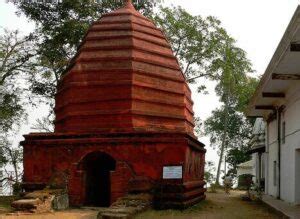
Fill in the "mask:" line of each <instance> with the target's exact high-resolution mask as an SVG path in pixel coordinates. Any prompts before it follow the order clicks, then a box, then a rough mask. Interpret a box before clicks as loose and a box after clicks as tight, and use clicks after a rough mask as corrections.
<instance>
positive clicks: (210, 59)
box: [154, 7, 228, 92]
mask: <svg viewBox="0 0 300 219" xmlns="http://www.w3.org/2000/svg"><path fill="white" fill-rule="evenodd" d="M154 20H155V21H156V23H157V25H158V26H159V27H160V28H162V29H163V30H164V33H165V34H166V37H167V38H168V40H169V41H170V43H171V45H172V49H173V52H174V54H175V56H176V57H177V58H178V60H179V62H180V65H181V69H182V70H183V73H184V75H185V76H186V78H187V80H188V82H194V80H195V79H199V78H208V79H211V80H218V72H217V71H208V70H209V69H211V68H212V66H211V65H212V64H213V63H215V62H216V61H217V59H218V57H219V56H220V47H224V45H223V40H222V39H223V38H224V37H228V36H227V33H226V31H225V30H224V29H223V28H222V27H221V26H220V24H221V22H220V21H219V20H218V19H216V18H214V17H211V16H209V17H206V18H204V17H201V16H193V15H191V14H189V13H188V12H187V11H186V10H184V9H183V8H181V7H160V11H159V12H158V13H157V14H156V15H155V17H154ZM205 88H206V86H205V85H204V84H201V83H200V85H199V87H198V91H199V92H201V91H203V90H205Z"/></svg>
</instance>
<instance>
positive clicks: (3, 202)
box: [0, 196, 15, 214]
mask: <svg viewBox="0 0 300 219" xmlns="http://www.w3.org/2000/svg"><path fill="white" fill-rule="evenodd" d="M14 200H15V197H14V196H0V214H1V213H7V212H10V211H12V208H11V206H10V205H11V203H12V202H13V201H14Z"/></svg>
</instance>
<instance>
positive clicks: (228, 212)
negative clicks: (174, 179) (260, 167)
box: [0, 191, 282, 219]
mask: <svg viewBox="0 0 300 219" xmlns="http://www.w3.org/2000/svg"><path fill="white" fill-rule="evenodd" d="M244 193H245V192H241V191H232V192H231V194H230V195H226V194H224V192H223V191H219V192H218V193H207V199H206V200H205V201H202V202H201V203H199V204H198V205H196V206H193V207H191V208H189V209H187V210H185V211H174V210H165V211H154V210H149V211H147V212H145V213H142V214H140V215H138V216H137V217H136V218H137V219H147V218H149V219H156V218H157V219H173V218H174V219H194V218H199V219H202V218H203V219H247V218H249V219H260V218H264V219H267V218H271V219H273V218H274V219H279V218H282V217H280V216H278V215H277V214H276V213H275V212H273V211H272V210H270V209H269V208H267V207H265V206H264V205H263V204H261V203H258V202H248V201H243V200H242V199H241V197H240V196H241V195H242V194H244ZM97 214H98V211H97V210H91V209H70V210H67V211H60V212H54V213H48V214H39V215H30V216H29V215H20V216H8V215H5V212H4V211H3V212H2V214H1V205H0V219H14V218H16V219H27V218H34V219H39V218H41V219H56V218H64V219H65V218H66V219H77V218H78V219H90V218H91V219H92V218H97Z"/></svg>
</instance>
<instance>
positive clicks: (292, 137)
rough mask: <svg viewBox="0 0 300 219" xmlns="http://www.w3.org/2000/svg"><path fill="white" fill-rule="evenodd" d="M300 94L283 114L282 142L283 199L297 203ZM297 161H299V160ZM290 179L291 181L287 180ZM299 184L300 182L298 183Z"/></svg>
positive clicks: (291, 101)
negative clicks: (284, 128)
mask: <svg viewBox="0 0 300 219" xmlns="http://www.w3.org/2000/svg"><path fill="white" fill-rule="evenodd" d="M299 112H300V92H297V93H296V95H294V98H292V99H290V101H289V102H288V103H287V104H286V108H285V110H284V112H283V113H282V122H285V124H286V125H285V126H286V130H285V143H284V142H282V146H281V157H282V158H281V160H282V162H281V172H282V177H281V185H282V189H281V197H282V199H283V200H285V201H288V202H292V203H296V202H297V200H299V194H298V197H296V196H297V195H296V187H297V184H296V183H295V182H296V180H299V179H297V178H296V176H297V177H298V178H299V177H300V176H299V172H300V166H296V159H297V158H298V156H299V153H296V150H297V149H300V115H299ZM298 159H300V158H298ZM298 159H297V160H298ZM286 179H289V180H286ZM298 182H299V181H298ZM298 203H299V204H300V202H298Z"/></svg>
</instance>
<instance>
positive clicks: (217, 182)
mask: <svg viewBox="0 0 300 219" xmlns="http://www.w3.org/2000/svg"><path fill="white" fill-rule="evenodd" d="M224 111H225V115H224V130H223V136H222V145H221V154H220V159H219V164H218V170H217V177H216V185H220V174H221V165H222V160H223V156H224V151H225V147H226V138H227V129H228V97H226V101H225V110H224Z"/></svg>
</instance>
